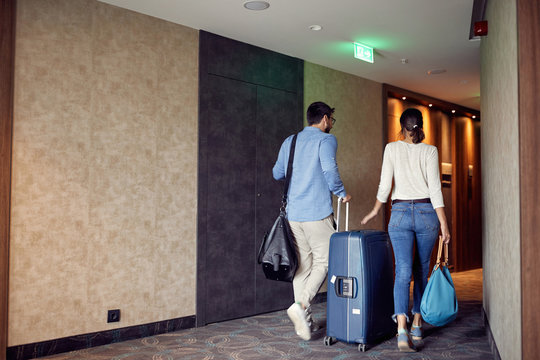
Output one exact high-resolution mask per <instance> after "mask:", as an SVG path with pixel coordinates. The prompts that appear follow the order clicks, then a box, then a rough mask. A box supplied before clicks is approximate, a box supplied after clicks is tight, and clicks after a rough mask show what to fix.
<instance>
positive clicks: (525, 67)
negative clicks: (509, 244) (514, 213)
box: [517, 0, 540, 360]
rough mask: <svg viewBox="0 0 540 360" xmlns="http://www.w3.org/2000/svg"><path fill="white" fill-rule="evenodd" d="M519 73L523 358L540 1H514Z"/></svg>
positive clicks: (536, 213)
mask: <svg viewBox="0 0 540 360" xmlns="http://www.w3.org/2000/svg"><path fill="white" fill-rule="evenodd" d="M517 24H518V64H519V67H518V76H519V142H520V146H519V151H520V160H519V162H520V164H519V165H520V188H521V190H520V191H521V193H520V202H521V301H522V308H521V314H522V315H521V326H522V332H521V333H522V359H524V360H529V359H530V360H532V359H537V358H538V354H539V353H540V342H539V341H538V338H539V336H540V327H539V326H538V324H539V323H540V311H538V299H540V277H539V276H538V275H537V263H538V255H539V254H540V241H539V240H538V224H537V222H538V220H537V219H538V218H539V217H540V191H539V190H538V185H539V183H540V157H538V148H539V147H540V140H539V139H540V130H539V127H538V114H540V102H539V101H538V94H539V93H540V47H539V46H538V43H539V42H540V3H539V2H538V1H531V0H518V1H517Z"/></svg>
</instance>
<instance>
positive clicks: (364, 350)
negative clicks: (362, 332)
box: [358, 344, 367, 352]
mask: <svg viewBox="0 0 540 360" xmlns="http://www.w3.org/2000/svg"><path fill="white" fill-rule="evenodd" d="M366 350H367V346H366V344H358V351H361V352H366Z"/></svg>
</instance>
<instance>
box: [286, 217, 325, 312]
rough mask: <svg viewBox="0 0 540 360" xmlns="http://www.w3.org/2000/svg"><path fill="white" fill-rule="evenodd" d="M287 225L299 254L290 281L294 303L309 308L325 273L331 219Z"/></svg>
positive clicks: (294, 222) (291, 222)
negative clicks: (291, 282) (295, 268)
mask: <svg viewBox="0 0 540 360" xmlns="http://www.w3.org/2000/svg"><path fill="white" fill-rule="evenodd" d="M289 223H290V225H291V230H292V232H293V235H294V239H295V242H296V248H297V254H298V268H297V270H296V274H295V275H294V279H293V291H294V301H296V302H301V303H302V304H303V305H304V306H305V307H306V308H309V306H310V305H311V300H313V298H314V297H315V295H317V291H319V288H320V287H321V285H322V283H323V282H324V280H325V279H326V274H327V272H328V250H329V245H330V236H332V234H333V233H334V232H335V229H334V216H333V215H330V216H328V217H326V218H324V219H322V220H317V221H303V222H297V221H289Z"/></svg>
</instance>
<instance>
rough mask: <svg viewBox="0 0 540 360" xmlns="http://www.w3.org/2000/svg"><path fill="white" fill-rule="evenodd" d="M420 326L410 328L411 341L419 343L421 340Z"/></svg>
mask: <svg viewBox="0 0 540 360" xmlns="http://www.w3.org/2000/svg"><path fill="white" fill-rule="evenodd" d="M422 335H423V334H422V325H420V326H415V325H413V326H411V338H412V340H413V341H421V340H422Z"/></svg>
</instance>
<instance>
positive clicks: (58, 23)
mask: <svg viewBox="0 0 540 360" xmlns="http://www.w3.org/2000/svg"><path fill="white" fill-rule="evenodd" d="M15 63H16V68H15V105H14V108H15V116H14V131H13V176H12V211H11V239H10V240H11V258H10V285H9V336H8V337H9V343H8V346H14V345H20V344H27V343H33V342H39V341H44V340H48V339H56V338H62V337H67V336H72V335H75V334H84V333H91V332H95V331H101V330H107V329H113V328H118V327H126V326H131V325H136V324H144V323H150V322H155V321H160V320H166V319H173V318H178V317H183V316H188V315H193V314H195V278H196V264H195V258H196V256H195V251H196V208H197V206H196V197H197V189H196V181H197V180H196V179H197V132H198V131H197V130H198V129H197V117H198V110H197V105H198V87H197V85H198V80H197V76H198V32H197V31H196V30H194V29H190V28H186V27H184V26H180V25H176V24H172V23H169V22H165V21H162V20H158V19H156V18H152V17H149V16H146V15H141V14H137V13H134V12H131V11H126V10H124V9H120V8H117V7H114V6H110V5H105V4H103V3H100V2H97V1H94V0H76V1H73V0H55V1H41V0H20V1H18V9H17V33H16V59H15ZM108 309H120V310H121V321H120V322H117V323H107V310H108Z"/></svg>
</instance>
